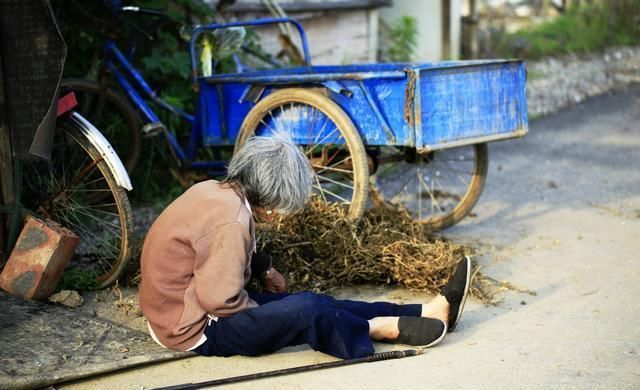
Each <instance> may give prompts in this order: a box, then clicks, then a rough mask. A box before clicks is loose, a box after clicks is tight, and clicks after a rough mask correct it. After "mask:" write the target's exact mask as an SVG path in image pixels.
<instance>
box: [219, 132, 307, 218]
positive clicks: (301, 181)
mask: <svg viewBox="0 0 640 390" xmlns="http://www.w3.org/2000/svg"><path fill="white" fill-rule="evenodd" d="M225 181H226V182H235V183H237V184H239V185H240V187H241V188H242V190H243V191H244V194H245V196H246V197H247V200H248V201H249V203H250V204H251V205H252V206H262V207H266V208H273V209H277V210H279V211H281V212H284V213H289V212H292V211H294V210H296V209H298V208H301V207H303V206H304V204H305V203H306V202H307V199H308V198H309V194H310V192H311V184H312V182H313V171H312V169H311V165H310V164H309V160H307V158H306V157H305V155H304V154H303V153H302V151H301V150H300V148H299V147H298V146H297V145H296V144H294V143H293V141H292V140H291V138H290V137H289V135H288V134H286V133H280V132H279V133H276V134H272V135H270V136H269V137H251V138H249V139H248V140H247V142H246V143H245V144H244V145H243V146H242V148H240V150H239V151H238V152H237V153H236V154H235V155H234V156H233V157H232V158H231V161H229V167H228V168H227V178H226V180H225Z"/></svg>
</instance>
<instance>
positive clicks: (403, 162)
mask: <svg viewBox="0 0 640 390" xmlns="http://www.w3.org/2000/svg"><path fill="white" fill-rule="evenodd" d="M487 156H488V152H487V145H486V144H477V145H468V146H463V147H458V148H454V149H444V150H438V151H433V152H429V153H417V152H416V150H415V149H414V148H396V147H385V148H383V149H382V150H381V152H380V157H379V161H380V164H381V165H380V168H379V169H378V172H377V173H376V175H375V178H374V181H375V183H376V186H377V189H378V192H379V193H380V194H381V195H382V197H383V198H384V199H385V200H387V201H389V202H391V203H393V204H396V205H398V206H400V207H401V208H403V209H406V211H407V212H409V214H410V215H411V216H412V217H413V218H414V219H416V220H417V221H420V222H422V223H424V224H426V225H428V226H429V227H431V228H432V229H434V230H440V229H446V228H448V227H450V226H452V225H454V224H456V223H458V222H459V221H460V220H462V218H464V217H465V216H466V215H467V214H468V213H469V212H470V211H471V209H472V208H473V206H474V205H475V204H476V202H477V201H478V198H479V197H480V194H481V193H482V188H483V187H484V182H485V179H486V177H487V167H488V157H487Z"/></svg>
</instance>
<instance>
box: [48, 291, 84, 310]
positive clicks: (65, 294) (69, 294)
mask: <svg viewBox="0 0 640 390" xmlns="http://www.w3.org/2000/svg"><path fill="white" fill-rule="evenodd" d="M49 302H53V303H59V304H61V305H63V306H67V307H71V308H76V307H78V306H80V305H82V303H83V302H84V299H82V297H81V296H80V294H78V292H77V291H75V290H62V291H60V292H58V293H55V294H53V295H51V296H50V297H49Z"/></svg>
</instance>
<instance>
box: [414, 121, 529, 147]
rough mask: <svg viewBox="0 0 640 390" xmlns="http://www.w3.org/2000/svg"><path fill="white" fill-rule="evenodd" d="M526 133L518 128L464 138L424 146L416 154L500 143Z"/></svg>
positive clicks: (526, 131) (526, 130)
mask: <svg viewBox="0 0 640 390" xmlns="http://www.w3.org/2000/svg"><path fill="white" fill-rule="evenodd" d="M528 132H529V130H528V128H527V127H520V128H517V129H516V130H514V131H513V132H510V133H500V134H491V135H487V136H481V137H471V138H465V139H461V140H456V141H450V142H442V143H438V144H434V145H424V146H423V147H421V148H418V149H417V152H418V153H429V152H433V151H435V150H442V149H450V148H457V147H459V146H466V145H473V144H482V143H485V142H493V141H501V140H505V139H510V138H521V137H524V136H525V135H526V134H527V133H528Z"/></svg>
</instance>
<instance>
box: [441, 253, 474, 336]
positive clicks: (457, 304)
mask: <svg viewBox="0 0 640 390" xmlns="http://www.w3.org/2000/svg"><path fill="white" fill-rule="evenodd" d="M470 286H471V259H470V258H469V256H465V257H464V259H462V260H460V262H458V266H457V267H456V270H455V271H453V275H451V278H450V279H449V282H448V283H447V285H446V286H444V287H443V288H442V291H441V292H440V295H442V296H444V297H445V298H446V299H447V302H449V305H450V307H449V326H448V331H449V332H451V331H452V330H453V329H455V327H456V325H458V321H459V320H460V316H461V315H462V309H463V308H464V304H465V302H466V300H467V295H469V287H470Z"/></svg>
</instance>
